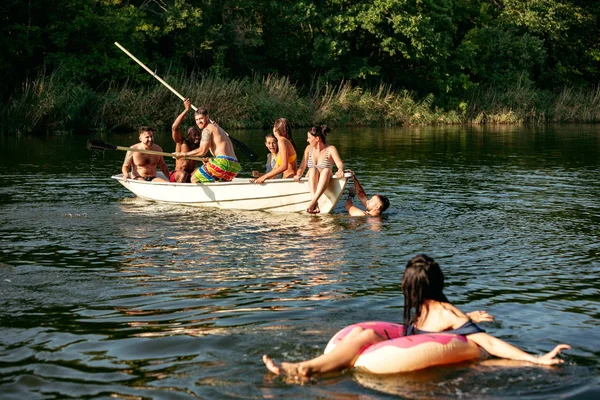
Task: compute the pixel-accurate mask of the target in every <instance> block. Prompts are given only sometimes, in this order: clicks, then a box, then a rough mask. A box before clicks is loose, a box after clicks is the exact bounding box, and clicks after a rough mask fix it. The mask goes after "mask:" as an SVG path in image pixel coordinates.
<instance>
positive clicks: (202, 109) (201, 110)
mask: <svg viewBox="0 0 600 400" xmlns="http://www.w3.org/2000/svg"><path fill="white" fill-rule="evenodd" d="M194 115H208V109H207V108H206V107H200V108H199V109H197V110H196V112H195V113H194Z"/></svg>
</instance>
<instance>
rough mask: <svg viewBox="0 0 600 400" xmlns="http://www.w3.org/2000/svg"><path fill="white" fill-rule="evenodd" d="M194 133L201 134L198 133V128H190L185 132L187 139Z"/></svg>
mask: <svg viewBox="0 0 600 400" xmlns="http://www.w3.org/2000/svg"><path fill="white" fill-rule="evenodd" d="M194 132H199V133H202V132H200V129H199V128H198V126H190V127H189V128H188V131H187V135H188V137H190V136H191V135H192V134H193V133H194Z"/></svg>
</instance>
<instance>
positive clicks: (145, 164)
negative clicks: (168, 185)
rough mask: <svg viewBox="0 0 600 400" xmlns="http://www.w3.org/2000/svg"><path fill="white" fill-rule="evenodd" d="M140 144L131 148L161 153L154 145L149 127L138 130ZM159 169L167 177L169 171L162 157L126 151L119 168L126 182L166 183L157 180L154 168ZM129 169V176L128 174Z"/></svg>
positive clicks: (159, 148) (159, 179)
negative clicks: (131, 180) (130, 180)
mask: <svg viewBox="0 0 600 400" xmlns="http://www.w3.org/2000/svg"><path fill="white" fill-rule="evenodd" d="M139 132H140V137H139V139H140V142H139V143H136V144H134V145H133V146H131V147H132V148H134V149H140V150H152V151H160V152H162V151H163V150H162V148H161V147H160V146H159V145H157V144H156V143H154V132H152V128H150V127H149V126H142V127H141V128H140V131H139ZM157 167H160V170H161V172H162V173H163V174H164V175H165V176H166V177H168V176H169V169H168V168H167V164H165V160H164V159H163V156H159V155H155V154H148V153H141V152H134V151H128V152H127V154H126V155H125V161H123V166H122V167H121V172H123V180H125V181H127V178H133V179H136V180H145V181H146V182H166V180H165V179H162V178H158V177H157V176H156V168H157ZM129 169H131V175H130V174H129Z"/></svg>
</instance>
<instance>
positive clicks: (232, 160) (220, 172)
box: [174, 107, 242, 183]
mask: <svg viewBox="0 0 600 400" xmlns="http://www.w3.org/2000/svg"><path fill="white" fill-rule="evenodd" d="M194 118H195V119H196V125H198V128H200V130H201V131H202V135H201V137H200V147H198V148H197V149H196V150H192V151H188V152H175V153H174V155H175V157H176V158H181V157H190V156H200V157H201V156H203V155H205V154H206V153H207V152H208V151H210V153H211V154H212V156H213V157H212V158H210V160H208V162H206V163H204V165H202V166H201V167H200V168H196V170H195V171H194V173H193V174H192V177H191V182H192V183H208V182H217V181H219V182H228V181H231V180H232V179H233V178H235V176H236V175H237V174H238V172H240V170H241V169H242V167H241V165H240V163H239V162H238V160H237V157H236V156H235V152H234V151H233V144H232V143H231V140H230V139H229V135H228V134H227V132H225V131H224V130H223V128H221V127H220V126H218V125H217V124H215V123H214V122H212V121H211V120H210V118H209V117H208V110H207V109H206V108H204V107H200V108H199V109H198V111H196V113H195V114H194Z"/></svg>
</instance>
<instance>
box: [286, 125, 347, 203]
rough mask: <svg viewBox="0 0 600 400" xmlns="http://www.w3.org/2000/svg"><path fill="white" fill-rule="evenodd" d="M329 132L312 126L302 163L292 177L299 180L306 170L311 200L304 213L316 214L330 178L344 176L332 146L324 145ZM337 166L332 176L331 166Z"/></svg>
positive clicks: (339, 159)
mask: <svg viewBox="0 0 600 400" xmlns="http://www.w3.org/2000/svg"><path fill="white" fill-rule="evenodd" d="M330 131H331V130H330V129H329V128H327V127H326V126H324V125H323V126H313V127H312V128H310V130H309V131H308V133H307V135H306V136H307V138H306V141H307V142H308V146H306V149H305V150H304V156H303V157H302V163H301V164H300V167H299V168H298V172H297V173H296V176H295V177H294V179H295V180H300V178H301V177H302V174H303V173H304V170H305V169H306V168H308V183H309V186H310V194H311V196H312V199H311V201H310V204H309V205H308V208H307V209H306V212H308V213H311V214H317V213H319V212H320V210H319V205H318V201H319V197H321V195H322V194H323V193H324V192H325V189H327V185H329V180H330V179H331V177H332V176H335V177H336V178H341V177H343V176H344V163H343V162H342V159H341V158H340V155H339V154H338V151H337V149H336V148H335V147H334V146H331V145H328V144H327V143H326V139H327V134H328V133H329V132H330ZM334 163H335V165H336V166H337V172H336V173H335V175H333V164H334Z"/></svg>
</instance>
